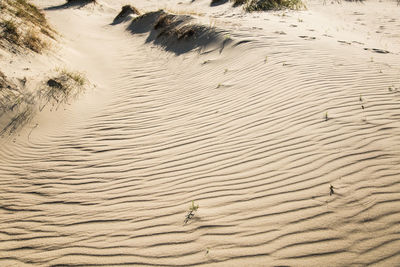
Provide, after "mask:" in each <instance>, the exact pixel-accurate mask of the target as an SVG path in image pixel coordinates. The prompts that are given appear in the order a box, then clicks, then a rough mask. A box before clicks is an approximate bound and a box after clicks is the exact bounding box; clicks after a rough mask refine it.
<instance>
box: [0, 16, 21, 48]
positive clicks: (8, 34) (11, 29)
mask: <svg viewBox="0 0 400 267" xmlns="http://www.w3.org/2000/svg"><path fill="white" fill-rule="evenodd" d="M0 26H1V28H2V30H3V36H4V38H5V39H6V40H8V41H9V42H11V43H15V44H17V43H18V42H19V39H20V34H19V33H18V30H17V25H16V23H15V22H14V21H12V20H4V21H2V22H1V24H0Z"/></svg>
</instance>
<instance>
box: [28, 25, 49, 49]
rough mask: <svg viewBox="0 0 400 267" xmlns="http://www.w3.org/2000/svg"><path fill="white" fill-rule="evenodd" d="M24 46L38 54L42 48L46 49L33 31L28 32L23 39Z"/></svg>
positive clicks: (44, 44)
mask: <svg viewBox="0 0 400 267" xmlns="http://www.w3.org/2000/svg"><path fill="white" fill-rule="evenodd" d="M24 45H25V46H26V47H27V48H29V49H31V50H32V51H34V52H36V53H40V52H41V51H42V50H43V48H46V47H47V43H45V42H44V41H43V40H42V39H41V38H40V37H39V34H38V33H37V32H35V31H33V30H30V31H28V33H27V34H26V36H25V37H24Z"/></svg>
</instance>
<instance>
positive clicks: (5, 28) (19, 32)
mask: <svg viewBox="0 0 400 267" xmlns="http://www.w3.org/2000/svg"><path fill="white" fill-rule="evenodd" d="M1 6H2V10H1V12H0V42H2V41H7V42H8V43H9V44H11V45H5V44H4V43H3V44H2V46H3V47H5V48H7V49H8V50H10V51H13V52H17V51H20V52H21V51H23V50H21V48H28V49H29V50H31V51H34V52H36V53H41V52H42V50H43V49H44V48H47V47H48V45H47V44H48V43H47V42H46V41H45V40H46V39H47V37H50V38H52V39H54V33H55V31H54V30H53V29H52V28H51V27H50V26H49V25H48V23H47V20H46V17H45V15H44V13H43V12H42V11H41V10H39V9H38V8H37V7H36V6H34V5H33V4H31V3H29V2H28V1H27V0H3V1H2V2H1ZM45 35H46V36H45Z"/></svg>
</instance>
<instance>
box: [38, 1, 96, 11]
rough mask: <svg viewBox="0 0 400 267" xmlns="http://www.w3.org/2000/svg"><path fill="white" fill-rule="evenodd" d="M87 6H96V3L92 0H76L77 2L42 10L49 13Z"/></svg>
mask: <svg viewBox="0 0 400 267" xmlns="http://www.w3.org/2000/svg"><path fill="white" fill-rule="evenodd" d="M88 4H96V2H95V1H93V0H77V1H72V2H67V3H65V4H62V5H58V6H52V7H46V8H45V9H44V10H50V11H51V10H60V9H66V8H82V7H84V6H86V5H88Z"/></svg>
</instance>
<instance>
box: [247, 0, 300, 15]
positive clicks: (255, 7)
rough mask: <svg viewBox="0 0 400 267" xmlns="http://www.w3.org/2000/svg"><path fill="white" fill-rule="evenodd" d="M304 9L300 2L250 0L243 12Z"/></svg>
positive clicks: (292, 0)
mask: <svg viewBox="0 0 400 267" xmlns="http://www.w3.org/2000/svg"><path fill="white" fill-rule="evenodd" d="M304 7H305V5H304V4H303V2H302V1H301V0H250V1H248V2H247V3H246V5H245V10H246V11H249V12H252V11H269V10H282V9H293V10H298V9H301V8H304Z"/></svg>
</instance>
